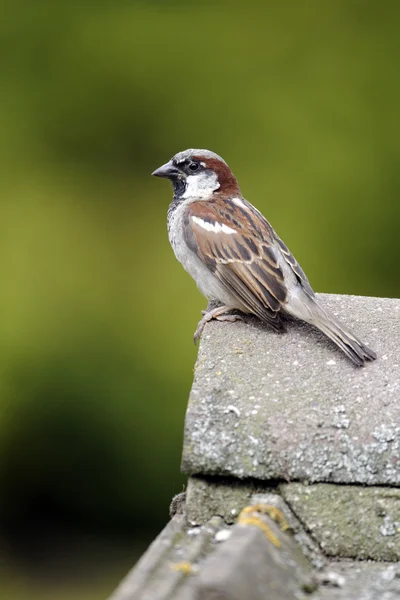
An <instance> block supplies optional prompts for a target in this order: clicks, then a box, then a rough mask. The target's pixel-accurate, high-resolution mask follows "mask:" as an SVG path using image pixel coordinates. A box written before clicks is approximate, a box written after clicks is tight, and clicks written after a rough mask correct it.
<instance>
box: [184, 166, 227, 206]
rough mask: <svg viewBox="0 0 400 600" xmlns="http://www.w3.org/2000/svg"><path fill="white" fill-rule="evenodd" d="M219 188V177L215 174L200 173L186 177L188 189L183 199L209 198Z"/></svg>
mask: <svg viewBox="0 0 400 600" xmlns="http://www.w3.org/2000/svg"><path fill="white" fill-rule="evenodd" d="M218 188H219V183H218V177H217V176H216V174H215V173H210V172H209V173H207V172H204V173H198V174H197V175H188V176H187V177H186V189H185V192H184V193H183V194H182V196H181V197H182V198H196V199H202V200H204V199H206V198H209V197H210V196H211V195H212V193H213V192H215V190H217V189H218Z"/></svg>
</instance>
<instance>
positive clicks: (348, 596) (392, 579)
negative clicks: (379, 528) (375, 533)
mask: <svg viewBox="0 0 400 600" xmlns="http://www.w3.org/2000/svg"><path fill="white" fill-rule="evenodd" d="M318 580H319V581H320V587H319V589H318V591H317V592H316V593H315V594H313V595H312V596H311V598H310V600H399V598H400V566H399V565H398V564H389V563H371V562H357V561H338V562H332V563H331V564H330V565H329V567H327V569H326V570H325V571H324V572H323V573H321V575H320V576H319V577H318Z"/></svg>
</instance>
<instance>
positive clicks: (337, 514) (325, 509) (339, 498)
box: [280, 483, 400, 561]
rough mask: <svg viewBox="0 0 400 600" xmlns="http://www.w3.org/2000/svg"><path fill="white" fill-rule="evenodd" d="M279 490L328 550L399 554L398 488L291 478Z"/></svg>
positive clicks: (381, 556) (380, 556)
mask: <svg viewBox="0 0 400 600" xmlns="http://www.w3.org/2000/svg"><path fill="white" fill-rule="evenodd" d="M280 490H281V493H282V496H283V498H284V499H285V500H286V502H287V503H288V504H289V506H290V507H291V509H292V510H293V511H294V512H295V514H296V515H297V516H298V518H299V519H300V521H301V523H302V524H303V526H304V527H305V529H306V530H307V531H308V532H309V533H310V535H311V536H312V538H313V539H314V540H315V541H316V542H317V543H318V544H319V546H320V547H321V548H322V550H323V552H324V553H325V554H327V555H328V556H337V557H350V558H357V559H363V560H365V559H374V560H385V561H399V560H400V489H394V488H380V487H371V488H362V487H360V486H343V485H332V484H324V483H320V484H315V485H309V486H305V485H302V484H300V483H290V484H285V485H282V486H281V488H280Z"/></svg>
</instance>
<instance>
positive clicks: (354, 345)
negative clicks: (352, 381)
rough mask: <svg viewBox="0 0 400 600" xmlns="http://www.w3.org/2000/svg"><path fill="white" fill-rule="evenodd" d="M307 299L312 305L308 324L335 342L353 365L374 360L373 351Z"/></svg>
mask: <svg viewBox="0 0 400 600" xmlns="http://www.w3.org/2000/svg"><path fill="white" fill-rule="evenodd" d="M309 299H310V301H311V303H312V318H311V319H310V320H309V323H311V324H312V325H314V326H315V327H317V328H318V329H320V330H321V331H322V332H323V333H324V334H325V335H327V336H328V338H330V339H331V340H332V341H333V342H335V344H336V345H337V346H339V348H340V349H341V350H343V352H344V353H345V354H346V356H348V357H349V359H350V360H351V361H352V362H353V363H354V364H355V365H357V366H358V367H362V366H363V365H364V364H365V362H366V361H367V360H375V359H376V354H375V352H374V351H373V350H371V349H370V348H368V346H366V345H365V344H363V342H362V341H361V340H359V339H358V337H356V336H355V335H354V333H352V332H351V331H349V329H347V328H346V327H344V325H342V324H341V323H340V322H339V321H338V320H337V319H336V318H335V317H334V316H333V315H332V314H331V313H330V312H328V311H327V310H325V309H323V308H322V307H321V306H319V304H318V303H317V302H316V300H315V299H314V298H312V297H309ZM310 308H311V307H310Z"/></svg>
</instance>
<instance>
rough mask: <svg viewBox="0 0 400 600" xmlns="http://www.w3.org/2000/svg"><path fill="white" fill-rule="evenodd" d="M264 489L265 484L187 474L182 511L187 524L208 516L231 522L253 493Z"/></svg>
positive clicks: (263, 491) (200, 521) (248, 501)
mask: <svg viewBox="0 0 400 600" xmlns="http://www.w3.org/2000/svg"><path fill="white" fill-rule="evenodd" d="M266 491H268V488H266V486H265V484H264V486H263V484H262V482H259V483H258V482H256V481H251V480H248V481H239V480H232V479H223V478H210V477H208V478H206V477H189V481H188V485H187V490H186V511H187V518H188V521H189V523H190V525H204V523H206V522H207V521H208V520H209V519H210V518H211V517H212V516H214V515H218V516H220V517H222V518H223V519H224V521H225V523H228V524H230V523H234V522H235V521H236V519H237V516H238V514H239V513H240V511H241V510H242V508H244V507H245V506H246V505H247V504H250V501H251V497H252V495H253V494H255V493H265V492H266Z"/></svg>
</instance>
